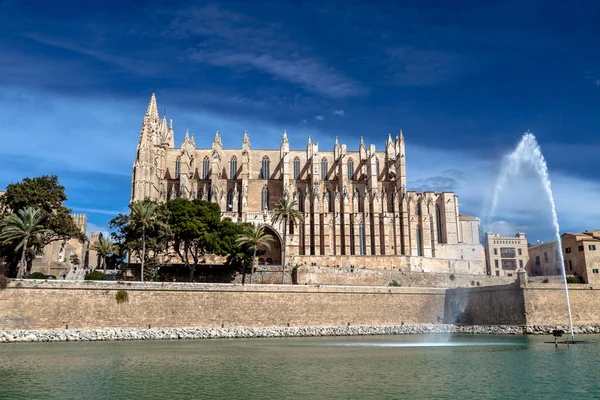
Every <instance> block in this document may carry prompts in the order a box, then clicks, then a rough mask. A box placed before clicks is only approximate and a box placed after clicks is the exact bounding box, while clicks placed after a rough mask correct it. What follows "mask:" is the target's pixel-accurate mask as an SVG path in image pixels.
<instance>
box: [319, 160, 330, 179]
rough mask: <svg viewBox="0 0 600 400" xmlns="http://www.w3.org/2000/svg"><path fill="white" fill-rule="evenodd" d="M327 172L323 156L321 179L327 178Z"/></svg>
mask: <svg viewBox="0 0 600 400" xmlns="http://www.w3.org/2000/svg"><path fill="white" fill-rule="evenodd" d="M327 172H329V168H328V165H327V159H326V158H324V159H322V160H321V179H322V180H324V181H326V180H327Z"/></svg>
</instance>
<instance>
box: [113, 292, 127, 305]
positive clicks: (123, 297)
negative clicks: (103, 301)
mask: <svg viewBox="0 0 600 400" xmlns="http://www.w3.org/2000/svg"><path fill="white" fill-rule="evenodd" d="M115 299H116V300H117V304H121V303H127V302H129V293H127V291H126V290H124V289H119V290H117V293H116V294H115Z"/></svg>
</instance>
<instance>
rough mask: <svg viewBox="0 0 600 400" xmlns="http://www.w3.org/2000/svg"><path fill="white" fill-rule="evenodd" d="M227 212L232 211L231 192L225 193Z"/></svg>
mask: <svg viewBox="0 0 600 400" xmlns="http://www.w3.org/2000/svg"><path fill="white" fill-rule="evenodd" d="M227 211H233V190H231V189H230V190H229V192H227Z"/></svg>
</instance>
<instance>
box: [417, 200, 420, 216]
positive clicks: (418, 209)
mask: <svg viewBox="0 0 600 400" xmlns="http://www.w3.org/2000/svg"><path fill="white" fill-rule="evenodd" d="M417 215H418V216H420V215H421V203H417Z"/></svg>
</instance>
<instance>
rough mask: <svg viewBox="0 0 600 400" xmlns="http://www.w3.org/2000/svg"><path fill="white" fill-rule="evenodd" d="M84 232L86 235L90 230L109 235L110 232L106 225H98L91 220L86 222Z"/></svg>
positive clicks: (105, 235)
mask: <svg viewBox="0 0 600 400" xmlns="http://www.w3.org/2000/svg"><path fill="white" fill-rule="evenodd" d="M86 232H87V234H88V236H89V234H90V233H92V232H101V233H102V236H104V237H110V232H109V231H108V227H106V226H99V225H96V224H93V223H91V222H88V223H87V227H86Z"/></svg>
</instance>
